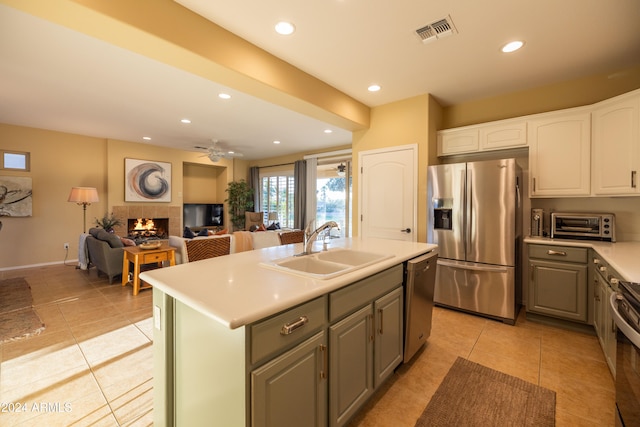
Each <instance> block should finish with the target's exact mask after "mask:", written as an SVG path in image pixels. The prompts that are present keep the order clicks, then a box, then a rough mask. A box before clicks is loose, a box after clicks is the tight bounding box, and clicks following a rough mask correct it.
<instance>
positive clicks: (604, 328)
mask: <svg viewBox="0 0 640 427" xmlns="http://www.w3.org/2000/svg"><path fill="white" fill-rule="evenodd" d="M591 276H592V278H593V279H592V280H593V291H594V292H593V328H594V329H595V331H596V335H597V336H598V341H599V342H600V347H601V348H602V352H603V354H604V357H605V360H606V361H607V365H608V366H609V370H610V371H611V374H612V375H613V376H614V378H615V375H616V324H615V322H614V321H613V318H612V317H611V311H610V310H609V299H610V298H611V294H613V293H614V292H615V291H616V289H615V288H614V287H617V284H618V281H619V280H620V279H619V277H620V276H619V275H618V274H617V273H616V272H615V270H613V269H612V268H611V266H609V265H608V264H607V263H606V262H605V261H604V260H602V259H601V258H600V256H599V255H598V254H597V253H594V255H593V271H592V273H591Z"/></svg>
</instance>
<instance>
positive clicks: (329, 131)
mask: <svg viewBox="0 0 640 427" xmlns="http://www.w3.org/2000/svg"><path fill="white" fill-rule="evenodd" d="M324 133H333V131H332V130H331V129H325V130H324Z"/></svg>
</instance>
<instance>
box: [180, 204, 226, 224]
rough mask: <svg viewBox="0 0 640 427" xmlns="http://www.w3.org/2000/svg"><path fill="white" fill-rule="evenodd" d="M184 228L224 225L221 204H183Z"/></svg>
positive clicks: (222, 206)
mask: <svg viewBox="0 0 640 427" xmlns="http://www.w3.org/2000/svg"><path fill="white" fill-rule="evenodd" d="M182 219H183V221H184V226H185V227H189V228H194V227H195V228H197V227H213V226H222V225H224V205H223V204H222V203H185V204H184V205H182Z"/></svg>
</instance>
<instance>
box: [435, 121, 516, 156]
mask: <svg viewBox="0 0 640 427" xmlns="http://www.w3.org/2000/svg"><path fill="white" fill-rule="evenodd" d="M526 145H527V122H526V121H525V120H523V119H517V120H513V119H509V120H500V121H496V122H491V123H487V124H481V125H474V126H465V127H461V128H456V129H448V130H442V131H439V132H438V156H451V155H455V154H467V153H475V152H479V151H493V150H504V149H508V148H518V147H525V146H526Z"/></svg>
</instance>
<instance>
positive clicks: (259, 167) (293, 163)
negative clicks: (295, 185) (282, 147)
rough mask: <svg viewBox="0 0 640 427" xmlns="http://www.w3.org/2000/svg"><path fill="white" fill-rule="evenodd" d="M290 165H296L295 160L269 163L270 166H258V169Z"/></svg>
mask: <svg viewBox="0 0 640 427" xmlns="http://www.w3.org/2000/svg"><path fill="white" fill-rule="evenodd" d="M289 165H295V162H291V163H280V164H279V165H269V166H256V167H257V168H258V169H264V168H275V167H278V166H289Z"/></svg>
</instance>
